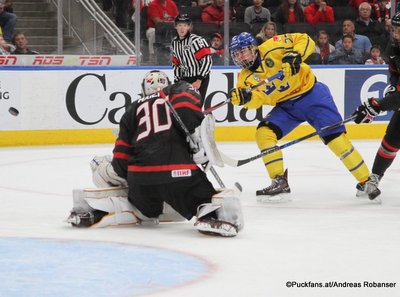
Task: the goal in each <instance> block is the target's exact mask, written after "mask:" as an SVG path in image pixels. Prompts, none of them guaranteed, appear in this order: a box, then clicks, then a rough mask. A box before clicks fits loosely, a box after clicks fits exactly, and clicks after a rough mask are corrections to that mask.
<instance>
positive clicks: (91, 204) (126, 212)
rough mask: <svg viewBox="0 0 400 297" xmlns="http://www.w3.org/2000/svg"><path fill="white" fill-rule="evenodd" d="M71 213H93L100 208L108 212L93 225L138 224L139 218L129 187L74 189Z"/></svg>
mask: <svg viewBox="0 0 400 297" xmlns="http://www.w3.org/2000/svg"><path fill="white" fill-rule="evenodd" d="M73 203H74V205H73V209H72V211H71V214H73V213H75V214H84V213H93V211H94V210H100V211H102V212H105V213H107V214H106V215H105V216H103V217H102V218H101V220H100V221H98V222H94V224H93V225H92V226H93V227H107V226H115V225H125V224H136V223H138V222H139V221H138V218H137V217H136V215H135V214H134V207H133V206H132V204H131V203H130V202H129V201H128V188H125V187H120V188H117V187H116V188H96V189H74V190H73Z"/></svg>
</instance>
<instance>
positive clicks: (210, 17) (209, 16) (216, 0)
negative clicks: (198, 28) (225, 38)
mask: <svg viewBox="0 0 400 297" xmlns="http://www.w3.org/2000/svg"><path fill="white" fill-rule="evenodd" d="M229 19H230V20H232V10H231V9H230V16H229ZM201 20H202V21H203V22H204V23H211V24H216V25H221V24H223V23H224V0H213V3H212V4H211V5H208V6H206V7H205V8H203V11H202V12H201Z"/></svg>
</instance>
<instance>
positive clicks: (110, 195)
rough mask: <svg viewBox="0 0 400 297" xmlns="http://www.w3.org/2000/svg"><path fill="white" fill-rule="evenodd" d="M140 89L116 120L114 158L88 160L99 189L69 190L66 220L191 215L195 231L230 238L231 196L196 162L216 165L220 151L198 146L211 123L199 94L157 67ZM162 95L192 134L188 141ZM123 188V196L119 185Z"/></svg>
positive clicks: (238, 215) (81, 222)
mask: <svg viewBox="0 0 400 297" xmlns="http://www.w3.org/2000/svg"><path fill="white" fill-rule="evenodd" d="M142 88H143V95H144V96H143V98H141V99H139V100H137V101H135V102H133V103H132V104H131V105H130V106H129V107H128V108H127V110H126V112H125V113H124V115H123V116H122V118H121V121H120V125H119V135H118V138H117V140H116V142H115V146H114V150H113V157H112V158H111V157H110V156H104V157H95V158H94V159H93V161H92V163H91V167H92V170H93V181H94V183H95V184H96V186H98V187H104V188H102V189H92V190H75V192H74V209H73V210H72V212H71V215H70V217H69V219H68V222H70V223H71V224H72V225H74V226H77V227H81V226H85V227H87V226H100V227H101V226H108V225H119V224H128V223H134V224H140V223H145V222H155V223H158V221H181V220H184V219H187V220H190V219H192V217H194V216H196V217H197V221H196V223H195V226H196V228H197V229H198V230H199V231H200V232H204V233H211V234H219V235H222V236H235V235H236V234H237V233H238V232H239V230H241V229H242V227H243V216H242V212H241V205H240V201H239V199H238V198H237V197H236V196H235V195H236V194H237V193H235V191H234V190H229V189H222V190H220V191H217V190H216V189H214V187H213V185H212V184H211V182H210V181H209V180H208V179H207V176H206V173H205V172H204V171H203V170H201V169H200V167H199V166H198V165H197V164H209V165H211V164H213V163H215V159H216V157H215V155H216V154H218V153H217V152H212V151H210V150H209V149H207V147H209V146H207V145H204V146H203V142H202V138H203V139H204V138H208V137H209V136H208V135H206V132H205V131H209V129H208V130H207V127H206V126H207V125H210V124H209V123H210V121H209V120H205V119H204V115H203V113H202V109H201V97H200V94H199V92H198V91H197V90H195V89H194V88H193V87H192V85H191V84H189V83H187V82H184V81H180V82H177V83H175V84H172V85H171V84H170V82H169V79H168V77H167V75H166V74H165V73H163V72H161V71H158V70H154V71H151V72H149V73H147V74H146V76H145V77H144V79H143V82H142ZM165 100H169V102H170V103H171V105H172V108H173V109H175V111H176V112H177V114H178V115H179V117H180V118H181V120H182V122H183V124H184V125H185V126H186V128H187V130H188V131H189V132H190V133H191V136H192V137H191V141H188V140H187V135H186V134H185V133H184V130H183V128H182V127H181V126H180V124H179V123H178V122H177V121H176V119H175V118H174V117H173V116H172V115H171V110H170V109H169V108H170V107H169V106H168V105H167V104H166V102H165ZM193 140H194V141H193ZM207 140H208V141H210V139H207ZM212 141H213V139H212ZM196 163H197V164H196ZM126 186H128V192H127V193H126V191H127V190H126V188H122V189H121V188H120V187H126ZM110 187H111V188H110ZM113 191H117V192H113ZM118 191H119V192H118ZM121 191H122V192H121ZM123 191H125V192H123ZM126 194H127V195H126ZM96 195H97V196H96ZM126 196H127V199H126Z"/></svg>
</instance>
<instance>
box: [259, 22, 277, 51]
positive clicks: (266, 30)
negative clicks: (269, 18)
mask: <svg viewBox="0 0 400 297" xmlns="http://www.w3.org/2000/svg"><path fill="white" fill-rule="evenodd" d="M275 35H278V31H277V29H276V24H275V23H274V22H266V23H265V24H264V26H263V27H262V28H261V30H260V32H259V33H258V34H257V35H256V41H257V44H258V45H260V44H261V43H263V42H264V41H266V40H268V39H270V38H272V37H274V36H275Z"/></svg>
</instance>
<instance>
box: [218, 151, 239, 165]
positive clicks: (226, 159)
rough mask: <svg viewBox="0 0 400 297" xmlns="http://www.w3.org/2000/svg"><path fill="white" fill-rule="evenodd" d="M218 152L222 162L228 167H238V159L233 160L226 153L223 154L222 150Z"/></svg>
mask: <svg viewBox="0 0 400 297" xmlns="http://www.w3.org/2000/svg"><path fill="white" fill-rule="evenodd" d="M219 154H220V155H221V159H222V161H223V162H224V164H226V165H228V166H230V167H238V163H239V162H238V160H235V159H233V158H231V157H229V156H227V155H225V154H224V153H223V152H221V151H220V152H219Z"/></svg>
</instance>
